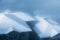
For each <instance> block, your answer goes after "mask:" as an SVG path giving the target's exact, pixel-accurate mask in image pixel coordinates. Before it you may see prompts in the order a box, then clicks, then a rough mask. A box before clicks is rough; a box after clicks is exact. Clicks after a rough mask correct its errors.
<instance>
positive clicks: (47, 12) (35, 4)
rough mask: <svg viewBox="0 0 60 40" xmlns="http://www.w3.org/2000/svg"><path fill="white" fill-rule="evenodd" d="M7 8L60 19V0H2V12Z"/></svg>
mask: <svg viewBox="0 0 60 40" xmlns="http://www.w3.org/2000/svg"><path fill="white" fill-rule="evenodd" d="M5 10H10V11H13V12H14V11H15V12H16V11H23V12H28V13H29V14H31V15H34V16H35V15H40V16H47V17H51V18H53V19H55V20H56V21H59V20H60V0H0V12H3V11H5ZM57 19H58V20H57ZM59 22H60V21H59Z"/></svg>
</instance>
